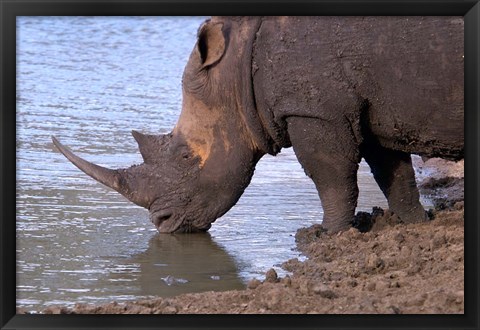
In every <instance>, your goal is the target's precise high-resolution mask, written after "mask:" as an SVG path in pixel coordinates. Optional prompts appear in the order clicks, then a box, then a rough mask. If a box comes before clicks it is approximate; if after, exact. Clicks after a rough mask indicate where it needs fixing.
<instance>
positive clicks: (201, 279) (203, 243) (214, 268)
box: [131, 233, 244, 297]
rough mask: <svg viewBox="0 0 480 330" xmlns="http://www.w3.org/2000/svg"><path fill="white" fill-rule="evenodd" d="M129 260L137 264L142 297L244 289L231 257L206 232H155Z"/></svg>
mask: <svg viewBox="0 0 480 330" xmlns="http://www.w3.org/2000/svg"><path fill="white" fill-rule="evenodd" d="M131 261H132V263H138V264H139V265H140V273H139V279H138V281H139V283H140V288H141V295H145V296H146V295H158V296H162V297H166V296H173V295H177V294H180V293H187V292H202V291H222V290H230V289H241V288H244V284H243V282H242V281H241V280H240V278H239V276H238V274H237V267H236V265H235V261H234V259H233V258H232V257H231V256H230V255H228V254H227V253H226V252H225V250H224V249H223V248H221V247H220V246H219V245H218V244H216V243H215V242H214V241H213V240H212V238H211V236H210V234H208V233H198V234H192V235H170V234H157V235H154V236H152V238H151V239H150V241H149V243H148V249H147V250H146V251H145V252H143V253H140V254H137V255H135V256H133V257H132V259H131Z"/></svg>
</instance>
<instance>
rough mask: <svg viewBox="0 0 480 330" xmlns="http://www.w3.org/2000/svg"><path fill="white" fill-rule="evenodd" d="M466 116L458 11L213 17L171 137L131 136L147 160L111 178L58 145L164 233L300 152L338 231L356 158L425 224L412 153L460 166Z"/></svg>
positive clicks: (202, 34)
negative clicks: (289, 151) (262, 162)
mask: <svg viewBox="0 0 480 330" xmlns="http://www.w3.org/2000/svg"><path fill="white" fill-rule="evenodd" d="M463 118H464V117H463V20H462V18H461V17H460V18H458V17H404V18H399V17H213V18H212V19H211V20H208V21H207V22H205V23H204V24H203V25H202V26H201V27H200V29H199V32H198V40H197V43H196V45H195V47H194V49H193V51H192V54H191V56H190V59H189V61H188V63H187V65H186V67H185V71H184V75H183V104H182V112H181V115H180V118H179V120H178V123H177V125H176V126H175V128H174V129H173V131H172V132H171V133H170V134H168V135H165V136H154V135H143V134H141V133H138V132H133V135H134V137H135V139H136V140H137V142H138V144H139V148H140V152H141V154H142V156H143V158H144V163H143V164H141V165H135V166H132V167H130V168H128V169H119V170H109V169H106V168H102V167H99V166H97V165H94V164H91V163H89V162H87V161H85V160H83V159H81V158H79V157H77V156H75V155H74V154H73V153H71V152H70V151H69V150H68V149H67V148H66V147H64V146H63V145H61V144H60V143H59V142H58V140H56V139H55V138H54V143H55V145H56V146H57V147H58V149H59V150H60V151H61V152H62V153H63V154H64V155H65V156H66V157H67V158H68V159H69V160H70V161H71V162H72V163H73V164H75V165H76V166H77V167H79V168H80V169H81V170H82V171H84V172H85V173H87V174H89V175H90V176H92V177H93V178H95V179H96V180H97V181H99V182H101V183H103V184H105V185H107V186H109V187H111V188H113V189H115V190H117V191H118V192H120V193H121V194H123V195H124V196H125V197H127V198H128V199H129V200H131V201H132V202H134V203H136V204H138V205H141V206H143V207H146V208H147V209H149V211H150V218H151V221H152V222H153V223H154V224H155V226H156V227H157V228H158V230H159V231H160V232H168V233H180V232H194V231H205V230H208V229H209V228H210V226H211V223H212V222H214V221H215V220H216V219H217V218H218V217H220V216H221V215H223V214H224V213H225V212H227V211H228V210H229V209H230V208H231V207H232V206H233V205H235V203H236V202H237V201H238V199H239V198H240V196H241V195H242V193H243V191H244V190H245V188H246V187H247V185H248V184H249V182H250V179H251V177H252V175H253V171H254V168H255V164H256V163H257V162H258V160H259V159H260V158H261V157H262V156H263V155H265V154H267V153H268V154H272V155H275V154H276V153H278V152H279V151H280V150H281V149H282V148H284V147H290V146H293V148H294V151H295V153H296V155H297V158H298V160H299V161H300V163H301V164H302V166H303V167H304V169H305V172H306V173H307V175H308V176H310V177H311V178H312V180H313V181H314V183H315V185H316V187H317V190H318V192H319V196H320V199H321V202H322V205H323V208H324V212H325V213H324V219H323V226H324V227H325V228H326V229H327V230H328V231H330V232H336V231H341V230H346V229H348V228H349V227H350V226H351V222H352V220H353V218H354V212H355V207H356V204H357V197H358V187H357V170H358V164H359V162H360V160H361V158H362V157H363V158H365V160H366V161H367V162H368V164H369V165H370V167H371V169H372V172H373V174H374V177H375V180H376V181H377V183H378V184H379V186H380V188H381V189H382V191H383V193H384V194H385V196H386V197H387V200H388V203H389V207H390V209H391V210H392V211H394V212H395V213H397V215H398V216H399V217H400V218H401V219H402V220H403V221H405V222H413V221H423V220H425V211H424V209H423V208H422V206H421V205H420V203H419V194H418V190H417V187H416V184H415V178H414V172H413V168H412V164H411V158H410V154H411V153H415V154H419V155H423V156H426V157H443V158H447V159H453V160H458V159H461V158H463V153H464V142H463V141H464V138H463Z"/></svg>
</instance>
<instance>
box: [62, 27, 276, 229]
mask: <svg viewBox="0 0 480 330" xmlns="http://www.w3.org/2000/svg"><path fill="white" fill-rule="evenodd" d="M256 24H258V23H255V22H253V23H252V22H251V21H248V20H245V19H240V20H225V19H221V18H217V19H212V20H207V21H206V22H205V23H204V24H203V25H202V26H201V27H200V29H199V31H198V38H197V43H196V45H195V47H194V49H193V51H192V53H191V55H190V58H189V61H188V63H187V65H186V67H185V70H184V74H183V79H182V91H183V100H182V112H181V114H180V118H179V120H178V122H177V125H176V126H175V128H174V129H173V131H172V132H171V133H169V134H166V135H145V134H141V133H139V132H136V131H133V132H132V134H133V136H134V138H135V140H136V141H137V143H138V145H139V149H140V153H141V154H142V157H143V160H144V162H143V163H142V164H140V165H133V166H131V167H129V168H126V169H115V170H112V169H107V168H104V167H101V166H98V165H95V164H92V163H90V162H88V161H86V160H84V159H82V158H80V157H78V156H76V155H75V154H73V153H72V152H71V151H70V150H69V149H68V148H67V147H65V146H63V145H62V144H61V143H60V142H59V141H58V140H57V139H56V138H55V137H53V142H54V144H55V146H56V147H57V148H58V149H59V150H60V152H62V153H63V154H64V155H65V156H66V157H67V158H68V159H69V160H70V161H71V162H72V163H73V164H74V165H75V166H77V167H78V168H79V169H81V170H82V171H83V172H85V173H86V174H88V175H89V176H91V177H92V178H94V179H95V180H97V181H99V182H100V183H102V184H104V185H106V186H108V187H110V188H112V189H114V190H116V191H118V192H119V193H121V194H122V195H123V196H125V197H126V198H127V199H129V200H130V201H132V202H133V203H135V204H137V205H139V206H142V207H145V208H147V209H148V210H149V212H150V220H151V221H152V223H153V224H154V225H155V226H156V227H157V229H158V231H159V232H165V233H180V232H195V231H206V230H208V229H209V228H210V226H211V223H212V222H214V221H215V220H216V219H217V218H218V217H220V216H222V215H223V214H224V213H225V212H227V211H228V210H229V209H230V208H231V207H232V206H233V205H235V203H236V202H237V201H238V199H239V198H240V196H241V195H242V193H243V191H244V190H245V188H246V187H247V185H248V184H249V182H250V179H251V177H252V175H253V172H254V168H255V164H256V163H257V162H258V160H259V159H260V158H261V157H262V156H263V155H264V154H265V153H266V152H269V149H268V147H267V146H268V145H269V140H268V135H267V134H266V133H265V130H264V129H263V127H262V126H261V124H260V122H261V121H260V120H259V118H256V116H258V115H256V112H255V109H254V98H253V95H252V93H253V92H252V90H253V88H252V85H251V84H252V79H251V69H250V68H251V47H252V44H253V35H254V32H253V31H254V30H255V28H256ZM232 30H236V33H235V38H233V37H232V35H233V33H232Z"/></svg>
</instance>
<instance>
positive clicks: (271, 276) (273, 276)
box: [265, 268, 278, 283]
mask: <svg viewBox="0 0 480 330" xmlns="http://www.w3.org/2000/svg"><path fill="white" fill-rule="evenodd" d="M277 281H278V275H277V272H276V271H275V269H273V268H270V269H269V270H268V271H267V272H266V273H265V282H270V283H275V282H277Z"/></svg>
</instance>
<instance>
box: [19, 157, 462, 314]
mask: <svg viewBox="0 0 480 330" xmlns="http://www.w3.org/2000/svg"><path fill="white" fill-rule="evenodd" d="M414 165H415V168H416V171H417V177H419V178H421V180H420V182H419V187H420V191H421V193H422V194H423V195H428V196H429V197H430V198H431V199H432V200H433V201H434V205H435V210H433V211H432V212H431V216H432V218H433V220H430V221H427V222H424V223H416V224H402V223H399V221H398V218H396V216H395V215H393V214H392V213H391V212H389V211H388V210H385V211H384V210H380V209H375V210H374V211H373V212H372V214H370V215H369V217H368V218H369V219H370V217H371V219H370V220H371V227H372V228H371V230H370V231H368V232H366V233H360V232H359V231H358V230H357V229H354V228H352V229H350V230H349V231H346V232H343V233H340V234H335V235H329V234H326V233H324V232H323V231H322V230H321V226H319V225H314V226H311V227H309V228H303V229H300V230H299V231H298V232H297V234H296V242H297V247H298V249H299V251H301V252H302V253H303V254H304V255H306V256H307V257H308V259H307V260H306V261H304V262H301V261H299V260H298V259H291V260H288V261H286V262H285V263H284V264H283V267H284V268H285V269H286V270H288V271H290V272H292V275H291V276H285V277H283V278H278V277H277V274H276V273H275V271H274V270H273V269H271V270H269V271H268V272H267V273H266V278H265V280H264V281H259V280H256V279H254V280H252V281H250V282H249V283H248V286H247V289H245V290H236V291H225V292H203V293H192V294H183V295H179V296H176V297H173V298H154V299H147V300H138V301H132V302H127V303H117V302H112V303H108V304H104V305H98V306H94V305H86V304H77V305H75V306H74V307H72V308H67V307H62V306H52V307H48V308H46V309H44V310H42V311H39V312H40V313H44V314H117V313H121V314H177V313H178V314H181V313H187V314H192V313H195V314H197V313H199V314H212V313H214V314H216V313H219V314H229V313H231V314H239V313H252V314H258V313H261V314H267V313H282V314H285V313H286V314H294V313H300V314H306V313H321V314H323V313H329V314H344V313H345V314H352V313H353V314H362V313H368V314H370V313H374V314H403V313H406V314H407V313H408V314H412V313H413V314H417V313H420V314H457V313H464V210H463V161H462V162H458V163H452V162H445V161H443V160H439V159H430V160H428V161H426V162H423V161H422V160H421V159H420V158H415V159H414ZM17 313H27V312H26V311H24V310H21V309H19V310H17Z"/></svg>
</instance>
